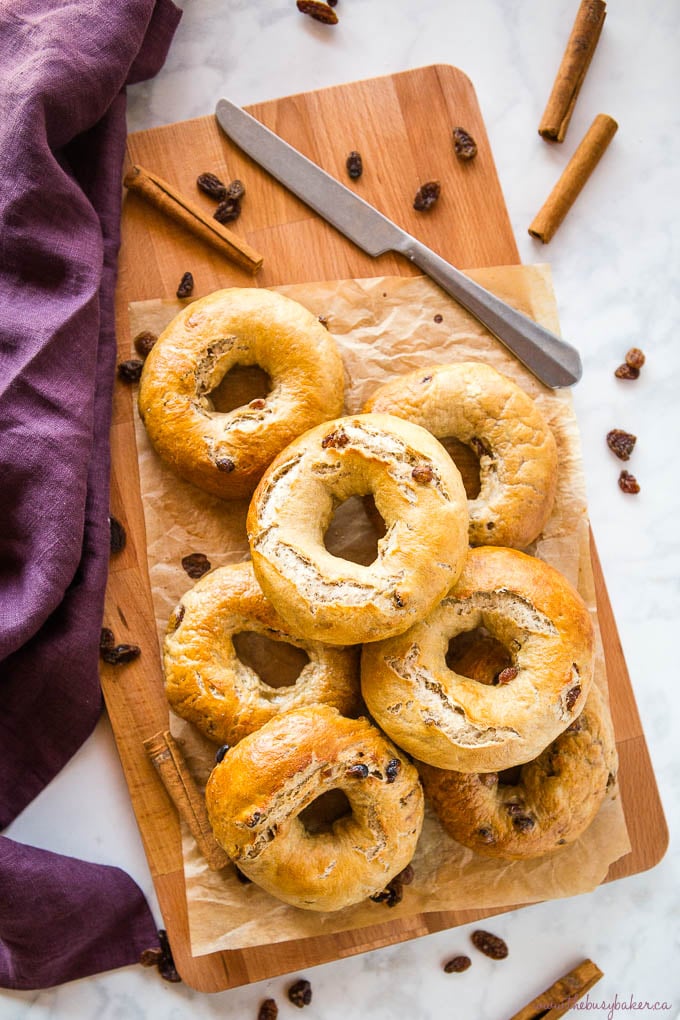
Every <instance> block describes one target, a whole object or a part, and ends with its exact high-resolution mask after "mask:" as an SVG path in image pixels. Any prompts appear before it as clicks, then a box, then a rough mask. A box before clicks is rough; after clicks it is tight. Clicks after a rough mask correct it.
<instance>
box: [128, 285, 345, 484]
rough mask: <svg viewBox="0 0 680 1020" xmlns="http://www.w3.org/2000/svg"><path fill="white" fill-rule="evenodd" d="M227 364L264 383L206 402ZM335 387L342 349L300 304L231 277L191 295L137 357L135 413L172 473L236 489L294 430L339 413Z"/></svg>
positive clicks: (340, 380)
mask: <svg viewBox="0 0 680 1020" xmlns="http://www.w3.org/2000/svg"><path fill="white" fill-rule="evenodd" d="M234 365H257V366H259V367H260V368H261V369H263V370H264V371H265V372H266V373H267V375H268V376H269V378H270V381H271V390H270V392H269V393H268V394H267V396H266V397H265V398H263V399H262V400H259V399H258V400H254V401H251V403H249V404H245V405H243V406H241V407H237V408H235V409H234V410H233V411H229V412H225V413H223V412H220V411H216V410H215V409H214V406H213V404H212V401H211V399H210V393H211V391H212V390H214V389H215V388H216V387H217V386H218V385H219V383H220V382H221V380H222V379H223V378H224V376H225V375H226V374H227V372H228V371H229V369H230V368H233V367H234ZM343 391H344V370H343V365H342V359H341V358H340V355H339V353H338V350H337V348H336V346H335V343H334V341H333V338H332V336H331V335H330V333H329V332H328V330H327V329H325V327H324V326H322V325H321V323H320V322H319V320H318V319H317V318H316V317H315V316H314V315H312V313H311V312H310V311H308V310H307V309H306V308H303V307H302V305H300V304H298V303H297V301H293V300H291V299H290V298H287V297H284V296H283V295H281V294H277V293H276V292H274V291H269V290H263V289H260V288H258V287H248V288H238V287H233V288H229V289H227V290H220V291H216V292H215V293H214V294H209V295H208V296H207V297H204V298H201V299H199V300H198V301H194V302H193V303H192V304H190V305H188V306H187V307H186V308H185V309H183V310H182V311H181V312H180V313H179V315H177V316H176V317H175V318H174V319H173V320H172V322H171V323H170V325H169V326H168V327H167V329H165V330H164V331H163V333H162V334H161V335H160V337H159V338H158V340H157V342H156V343H155V345H154V347H153V349H152V350H151V353H150V354H149V356H148V358H147V359H146V361H145V363H144V369H143V371H142V379H141V383H140V387H139V413H140V416H141V419H142V421H143V422H144V424H145V426H146V430H147V432H148V434H149V438H150V440H151V442H152V443H153V445H154V447H155V449H156V451H157V452H158V454H159V455H160V456H161V457H162V458H163V460H164V461H166V463H167V464H168V465H169V466H170V467H171V468H172V469H173V470H174V471H175V472H176V473H177V474H178V475H180V476H181V477H182V478H185V479H186V480H187V481H189V482H192V483H193V484H194V485H197V486H198V487H199V488H201V489H204V490H205V491H206V492H210V493H212V494H213V495H215V496H221V497H222V498H223V499H243V498H245V497H248V496H250V495H251V494H252V492H253V490H254V488H255V486H256V484H257V481H258V479H259V478H260V476H261V475H262V472H263V471H264V469H265V468H266V466H267V464H269V462H270V461H271V460H273V459H274V457H275V456H276V454H277V453H278V452H279V451H280V450H282V449H283V448H284V446H286V444H287V443H289V442H290V440H291V439H293V437H294V436H297V435H299V434H300V432H304V431H305V429H308V428H310V427H311V426H312V425H316V424H317V422H321V421H325V420H326V418H333V417H335V416H336V415H337V414H340V412H341V410H342V403H343Z"/></svg>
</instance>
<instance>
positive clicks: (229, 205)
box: [213, 198, 241, 223]
mask: <svg viewBox="0 0 680 1020" xmlns="http://www.w3.org/2000/svg"><path fill="white" fill-rule="evenodd" d="M240 215H241V203H240V202H239V201H238V199H235V198H225V200H224V201H223V202H220V204H219V205H218V207H217V209H215V212H214V213H213V219H215V220H217V222H218V223H233V222H234V220H237V219H238V218H239V216H240Z"/></svg>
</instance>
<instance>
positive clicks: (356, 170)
mask: <svg viewBox="0 0 680 1020" xmlns="http://www.w3.org/2000/svg"><path fill="white" fill-rule="evenodd" d="M345 166H346V167H347V173H348V175H349V177H351V178H352V180H353V181H356V179H357V178H358V177H361V175H362V173H363V172H364V162H363V160H362V158H361V153H360V152H357V151H356V149H352V151H351V152H350V154H349V156H348V157H347V159H346V161H345Z"/></svg>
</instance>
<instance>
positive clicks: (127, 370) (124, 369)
mask: <svg viewBox="0 0 680 1020" xmlns="http://www.w3.org/2000/svg"><path fill="white" fill-rule="evenodd" d="M143 365H144V362H142V361H140V360H139V358H129V359H128V360H127V361H120V362H119V363H118V378H119V379H121V380H122V381H123V382H126V383H136V382H139V380H140V379H141V376H142V367H143Z"/></svg>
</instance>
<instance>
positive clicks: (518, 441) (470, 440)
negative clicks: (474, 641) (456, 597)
mask: <svg viewBox="0 0 680 1020" xmlns="http://www.w3.org/2000/svg"><path fill="white" fill-rule="evenodd" d="M364 410H365V411H371V412H376V411H377V412H382V413H384V414H396V415H398V416H399V417H400V418H407V419H408V420H409V421H412V422H415V424H417V425H422V426H423V428H426V429H428V430H429V431H430V432H432V434H433V435H435V436H436V437H437V439H440V440H442V441H445V440H446V439H448V438H453V439H457V440H458V441H459V442H461V443H464V444H465V445H466V446H469V447H471V449H472V450H473V452H474V453H475V454H476V456H477V457H478V459H479V494H478V495H477V496H476V497H475V498H474V499H471V500H470V504H469V511H470V544H471V545H500V546H511V547H512V548H516V549H524V548H526V547H527V546H528V545H529V543H530V542H532V541H533V540H534V539H535V538H536V537H537V536H538V535H539V534H540V532H541V531H542V529H543V527H544V526H545V523H546V521H547V520H548V517H549V516H550V513H551V511H552V506H553V502H554V499H555V489H556V485H557V447H556V444H555V439H554V436H553V434H552V432H551V431H550V428H549V427H548V425H547V424H546V422H545V421H544V419H543V417H542V415H541V413H540V411H539V409H538V407H537V406H536V404H535V403H534V401H533V400H532V399H531V397H529V396H528V394H526V393H525V392H524V390H522V389H520V387H519V386H517V385H516V384H515V383H514V382H512V380H511V379H508V378H506V376H504V375H501V373H500V372H497V371H496V369H495V368H492V367H491V366H490V365H484V364H482V363H481V362H474V361H464V362H459V363H457V364H451V365H439V366H433V367H432V368H427V369H418V370H417V371H415V372H409V373H408V374H407V375H403V376H400V377H398V378H396V379H393V380H391V381H390V382H388V383H386V384H385V385H383V386H381V387H380V388H379V389H378V390H377V391H376V392H375V393H374V394H373V396H372V397H371V399H370V400H369V401H368V403H367V404H366V406H365V408H364Z"/></svg>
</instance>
